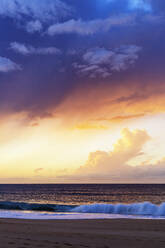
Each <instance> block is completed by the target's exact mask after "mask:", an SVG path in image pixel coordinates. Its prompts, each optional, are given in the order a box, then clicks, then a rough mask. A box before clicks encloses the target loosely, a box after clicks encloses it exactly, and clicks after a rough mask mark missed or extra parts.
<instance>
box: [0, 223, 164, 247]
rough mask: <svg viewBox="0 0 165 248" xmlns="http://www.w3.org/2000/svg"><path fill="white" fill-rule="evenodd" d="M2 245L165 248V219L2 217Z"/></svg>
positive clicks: (0, 244)
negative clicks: (25, 218) (24, 218)
mask: <svg viewBox="0 0 165 248" xmlns="http://www.w3.org/2000/svg"><path fill="white" fill-rule="evenodd" d="M0 247H2V248H10V247H11V248H26V247H30V248H36V247H43V248H44V247H45V248H56V247H57V248H60V247H61V248H65V247H66V248H67V247H74V248H79V247H81V248H83V247H93V248H94V247H98V248H129V247H130V248H143V247H146V248H161V247H162V248H164V247H165V220H160V219H159V220H158V219H145V220H142V219H109V220H23V219H19V220H18V219H1V220H0Z"/></svg>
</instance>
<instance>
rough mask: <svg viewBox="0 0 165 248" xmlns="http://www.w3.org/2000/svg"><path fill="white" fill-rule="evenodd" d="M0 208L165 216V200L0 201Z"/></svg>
mask: <svg viewBox="0 0 165 248" xmlns="http://www.w3.org/2000/svg"><path fill="white" fill-rule="evenodd" d="M0 209H3V210H23V211H45V212H56V213H57V212H65V213H69V212H70V213H93V214H96V213H97V214H111V215H113V214H115V215H136V216H153V217H165V202H164V203H162V204H160V205H156V204H153V203H150V202H143V203H132V204H90V205H80V206H75V205H60V204H41V203H25V202H7V201H0Z"/></svg>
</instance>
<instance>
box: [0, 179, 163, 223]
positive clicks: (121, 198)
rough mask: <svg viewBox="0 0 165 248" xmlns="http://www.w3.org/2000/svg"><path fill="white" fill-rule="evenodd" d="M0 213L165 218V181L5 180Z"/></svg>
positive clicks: (42, 216) (35, 216) (3, 215)
mask: <svg viewBox="0 0 165 248" xmlns="http://www.w3.org/2000/svg"><path fill="white" fill-rule="evenodd" d="M0 217H1V218H27V219H90V218H91V219H93V218H94V219H95V218H165V184H33V185H32V184H29V185H27V184H25V185H22V184H21V185H11V184H8V185H7V184H1V185H0Z"/></svg>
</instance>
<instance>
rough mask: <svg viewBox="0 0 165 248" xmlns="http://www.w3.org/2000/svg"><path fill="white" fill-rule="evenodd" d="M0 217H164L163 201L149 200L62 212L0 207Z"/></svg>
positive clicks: (164, 204) (98, 205) (93, 205)
mask: <svg viewBox="0 0 165 248" xmlns="http://www.w3.org/2000/svg"><path fill="white" fill-rule="evenodd" d="M7 206H8V205H7ZM21 206H22V205H21ZM30 206H31V205H30ZM55 206H56V205H55ZM59 206H60V207H59V208H57V209H58V210H59V209H62V210H64V207H63V206H62V208H61V205H59ZM33 207H34V206H33ZM67 209H68V208H67ZM37 210H38V208H37ZM65 210H66V209H65ZM0 218H16V219H112V218H113V219H114V218H115V219H118V218H129V219H130V218H131V219H132V218H133V219H146V218H151V219H159V218H163V219H165V203H162V204H160V205H155V204H152V203H150V202H144V203H133V204H91V205H81V206H78V207H72V208H71V209H68V211H62V212H61V211H56V212H55V211H54V212H48V211H46V212H43V211H32V210H29V211H23V210H11V209H10V210H3V209H1V210H0Z"/></svg>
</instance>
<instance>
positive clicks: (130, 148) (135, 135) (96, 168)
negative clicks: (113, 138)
mask: <svg viewBox="0 0 165 248" xmlns="http://www.w3.org/2000/svg"><path fill="white" fill-rule="evenodd" d="M121 135H122V137H121V138H120V139H119V140H118V141H117V142H116V144H115V145H114V148H113V150H112V151H110V152H105V151H96V152H92V153H90V154H89V157H88V161H87V162H86V164H85V165H84V166H81V167H80V168H79V169H78V170H76V171H75V173H73V174H72V175H70V178H72V180H76V179H77V180H91V181H92V180H97V181H99V180H101V181H104V180H105V181H107V180H108V181H109V182H129V181H133V182H141V181H143V180H145V181H147V180H153V179H155V180H159V179H163V178H165V158H163V159H162V160H160V161H158V162H157V163H155V164H150V163H149V162H148V161H145V162H144V163H143V164H142V165H139V166H131V165H129V163H128V162H129V161H130V160H131V159H133V158H136V157H138V156H140V155H142V154H143V146H144V145H145V144H146V143H147V142H148V141H149V140H150V139H151V138H150V137H149V135H148V134H147V132H146V131H145V130H139V129H137V130H134V131H130V130H129V129H127V128H125V129H123V130H122V133H121ZM66 178H67V176H66Z"/></svg>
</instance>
